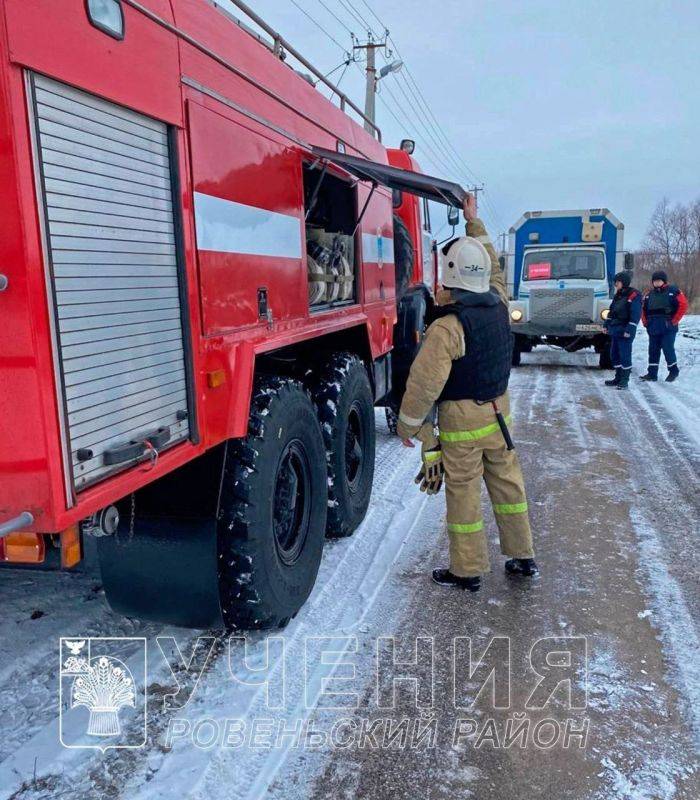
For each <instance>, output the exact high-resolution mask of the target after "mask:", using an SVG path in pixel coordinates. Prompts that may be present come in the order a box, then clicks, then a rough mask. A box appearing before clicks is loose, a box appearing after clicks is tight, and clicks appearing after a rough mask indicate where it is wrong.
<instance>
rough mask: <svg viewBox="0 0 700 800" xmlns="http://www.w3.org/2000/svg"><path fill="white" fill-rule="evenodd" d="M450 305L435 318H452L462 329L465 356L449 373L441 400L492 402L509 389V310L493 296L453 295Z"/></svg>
mask: <svg viewBox="0 0 700 800" xmlns="http://www.w3.org/2000/svg"><path fill="white" fill-rule="evenodd" d="M452 296H453V301H454V302H453V303H451V304H450V305H447V306H439V307H437V308H436V309H435V311H434V314H435V316H438V317H441V316H446V315H447V314H455V316H456V317H457V318H458V319H459V321H460V322H461V324H462V328H463V329H464V341H465V354H464V356H463V357H462V358H458V359H456V360H455V361H454V362H453V363H452V370H451V371H450V375H449V377H448V379H447V383H445V387H444V389H443V390H442V393H441V395H440V397H439V400H440V401H443V400H478V401H486V400H494V399H495V398H497V397H500V396H501V395H502V394H503V393H504V392H505V390H506V389H507V388H508V379H509V377H510V367H511V362H512V357H513V334H512V332H511V329H510V319H509V318H508V309H507V308H506V306H505V304H504V303H502V302H501V300H500V299H499V297H498V295H497V294H496V293H495V292H492V291H490V292H483V293H475V292H464V291H456V290H453V291H452Z"/></svg>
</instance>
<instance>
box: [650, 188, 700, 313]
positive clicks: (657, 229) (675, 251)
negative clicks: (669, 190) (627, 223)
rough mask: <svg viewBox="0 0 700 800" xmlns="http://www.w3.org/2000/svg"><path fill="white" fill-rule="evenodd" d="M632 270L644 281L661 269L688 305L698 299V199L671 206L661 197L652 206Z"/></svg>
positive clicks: (699, 277)
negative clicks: (676, 286)
mask: <svg viewBox="0 0 700 800" xmlns="http://www.w3.org/2000/svg"><path fill="white" fill-rule="evenodd" d="M635 267H636V270H637V272H638V273H639V274H640V276H642V277H643V278H644V279H646V280H647V281H648V282H650V281H651V273H652V272H654V271H655V270H659V269H662V270H664V271H665V272H667V273H668V277H669V280H670V281H671V282H672V283H675V284H677V285H678V286H680V288H681V289H682V290H683V291H684V292H685V294H686V296H687V297H688V300H689V301H690V302H691V303H692V302H693V301H694V300H695V299H696V298H698V297H699V296H700V198H698V199H697V200H695V201H694V202H692V203H689V204H688V205H683V204H682V203H678V204H676V205H675V206H671V204H670V202H669V200H668V199H667V198H664V199H663V200H662V201H661V202H660V203H659V204H658V205H657V206H656V208H655V209H654V213H653V214H652V216H651V220H650V222H649V228H648V230H647V234H646V238H645V240H644V243H643V244H642V249H641V251H640V252H639V253H637V254H636V256H635Z"/></svg>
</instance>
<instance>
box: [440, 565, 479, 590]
mask: <svg viewBox="0 0 700 800" xmlns="http://www.w3.org/2000/svg"><path fill="white" fill-rule="evenodd" d="M433 580H434V581H435V583H437V584H438V585H439V586H450V587H454V588H456V589H469V591H470V592H478V591H479V589H481V576H479V575H476V576H475V577H473V578H460V577H459V576H458V575H453V574H452V573H451V572H450V571H449V569H434V570H433Z"/></svg>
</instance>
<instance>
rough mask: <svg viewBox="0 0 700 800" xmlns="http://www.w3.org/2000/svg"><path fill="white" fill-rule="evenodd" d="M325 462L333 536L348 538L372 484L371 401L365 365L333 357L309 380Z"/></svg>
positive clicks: (328, 530) (363, 511) (345, 356)
mask: <svg viewBox="0 0 700 800" xmlns="http://www.w3.org/2000/svg"><path fill="white" fill-rule="evenodd" d="M312 395H313V398H314V402H315V403H316V407H317V409H318V416H319V419H320V420H321V428H322V430H323V439H324V442H325V445H326V457H327V463H328V522H327V526H326V533H327V535H328V536H329V537H331V538H340V537H345V536H350V535H351V534H352V533H353V532H354V531H355V529H356V528H357V526H358V525H359V524H360V523H361V522H362V520H363V519H364V518H365V514H366V513H367V507H368V506H369V498H370V494H371V492H372V481H373V480H374V449H375V439H376V432H375V425H374V400H373V396H372V387H371V385H370V382H369V377H368V375H367V369H366V368H365V365H364V362H363V361H362V359H360V358H359V357H358V356H356V355H354V354H352V353H337V354H335V355H333V356H332V357H331V358H330V360H329V361H328V362H327V363H326V364H325V365H324V366H323V367H322V368H321V369H320V370H319V372H318V373H316V374H315V375H314V376H313V378H312Z"/></svg>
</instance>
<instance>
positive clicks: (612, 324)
mask: <svg viewBox="0 0 700 800" xmlns="http://www.w3.org/2000/svg"><path fill="white" fill-rule="evenodd" d="M631 281H632V278H631V276H630V273H629V272H627V271H625V272H618V273H617V275H615V290H616V291H615V295H614V297H613V299H612V302H611V303H610V308H609V310H608V317H607V319H606V320H605V329H606V331H607V332H608V335H609V336H610V358H611V359H612V363H613V368H614V370H615V377H614V378H612V379H611V380H609V381H605V385H606V386H614V387H615V388H616V389H626V388H627V387H628V386H629V382H630V375H631V374H632V342H633V341H634V337H635V336H636V334H637V325H638V324H639V320H640V318H641V315H642V296H641V295H640V293H639V292H638V291H637V290H636V289H633V288H632V286H630V283H631Z"/></svg>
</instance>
